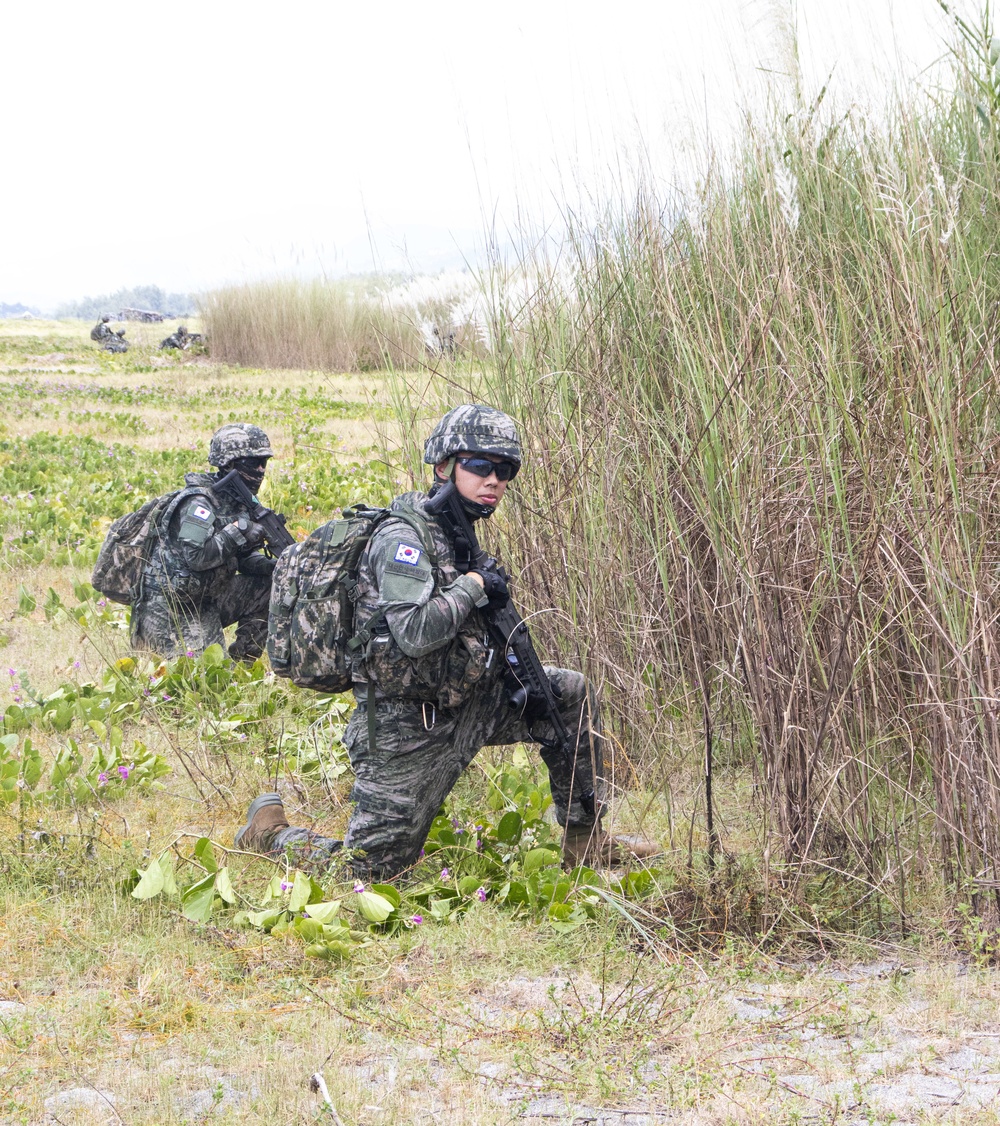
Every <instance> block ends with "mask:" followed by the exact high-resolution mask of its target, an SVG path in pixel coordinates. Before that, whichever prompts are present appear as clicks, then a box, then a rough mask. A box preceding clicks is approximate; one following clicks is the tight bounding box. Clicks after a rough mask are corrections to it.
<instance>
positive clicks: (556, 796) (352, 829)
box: [272, 667, 604, 878]
mask: <svg viewBox="0 0 1000 1126" xmlns="http://www.w3.org/2000/svg"><path fill="white" fill-rule="evenodd" d="M545 672H546V674H547V675H548V678H549V681H550V682H551V684H552V686H553V689H554V690H555V692H556V694H557V696H559V697H560V711H561V712H562V717H563V721H564V723H565V724H566V727H567V729H568V730H569V733H570V736H571V738H572V741H573V745H574V746H575V747H576V748H577V756H576V772H575V775H574V772H573V770H572V769H571V767H570V765H569V763H567V761H566V759H565V757H564V756H563V755H562V754H561V753H559V752H555V751H550V750H547V749H545V748H542V751H541V754H542V759H543V761H544V762H545V765H546V767H547V769H548V772H549V783H550V785H551V789H552V798H553V804H554V806H555V812H556V818H557V820H558V822H559V824H560V825H570V826H589V825H592V824H593V823H594V820H595V818H594V816H592V815H590V814H588V813H587V812H586V811H585V810H584V808H583V806H582V805H581V803H580V800H579V795H580V793H581V792H589V791H590V790H595V791H596V792H597V794H598V797H599V796H600V793H601V783H602V780H603V770H604V766H603V754H602V750H601V742H602V740H601V735H600V721H599V717H598V710H597V700H596V696H595V694H594V692H593V691H592V690H590V689H589V688H588V686H587V683H586V681H585V679H584V677H583V676H582V674H580V673H578V672H572V671H570V670H569V669H557V668H549V667H547V668H546V669H545ZM529 728H531V729H533V730H534V731H535V732H536V734H537V735H541V736H542V737H545V736H547V735H550V734H551V728H550V727H549V725H548V724H546V723H544V722H535V723H529V722H527V721H526V720H524V719H521V718H520V717H518V716H517V715H515V714H514V713H513V712H512V711H511V709H510V706H509V704H508V703H507V689H506V687H505V686H504V684H503V682H502V681H501V680H499V679H495V680H492V681H491V682H490V683H488V684H487V685H485V686H482V687H480V688H479V689H478V690H477V691H476V693H475V695H473V697H472V698H471V699H470V700H469V701H467V703H466V704H464V705H463V706H462V707H460V708H455V709H448V710H445V709H440V708H439V709H437V710H436V711H435V710H434V709H433V708H432V707H431V705H429V704H428V705H426V706H424V705H422V704H420V703H418V702H414V701H411V700H380V701H378V702H377V703H376V705H375V746H374V747H369V745H368V713H367V705H366V703H365V702H364V701H363V700H359V702H358V707H357V709H356V710H355V712H354V715H353V716H352V717H351V720H350V723H349V724H348V726H347V730H346V731H345V732H344V743H345V745H346V747H347V750H348V753H349V754H350V757H351V765H352V766H353V768H354V775H355V782H354V789H353V790H352V792H351V798H352V800H353V801H354V802H356V806H355V809H354V813H353V815H352V817H351V821H350V825H349V826H348V829H347V836H346V838H345V840H344V842H343V847H345V848H348V849H352V850H355V859H354V862H353V863H354V869H355V871H356V873H357V874H358V875H375V876H377V877H380V878H387V877H391V876H395V875H397V874H398V873H400V872H402V871H403V870H404V869H405V868H408V867H409V866H410V865H411V864H413V863H414V862H415V861H416V860H417V859H418V858H419V856H420V850H421V848H422V847H423V844H424V841H425V840H426V839H427V832H428V830H429V829H430V827H431V822H432V821H433V820H434V818H435V817H436V816H437V813H438V810H439V809H440V808H441V805H442V804H443V802H444V800H445V798H446V797H447V796H448V794H449V793H451V791H452V789H453V788H454V786H455V783H456V782H457V781H458V778H459V775H460V774H461V773H462V771H463V770H465V768H466V767H467V766H468V765H469V764H470V763H471V762H472V760H473V759H474V758H475V757H476V755H477V754H478V753H479V751H480V750H481V749H482V748H483V747H489V746H503V745H506V744H509V743H532V742H534V741H535V739H534V737H533V735H532V730H529ZM597 816H600V809H599V803H598V811H597ZM307 843H308V846H309V851H310V855H311V857H312V859H313V860H316V859H319V858H320V856H322V855H323V854H326V855H329V854H330V853H332V852H334V851H335V850H336V849H339V848H340V847H341V842H340V841H334V840H331V839H330V838H324V837H319V836H318V835H316V834H314V833H311V832H310V831H309V830H306V829H300V828H288V829H282V830H280V831H279V832H278V833H276V834H275V837H274V840H273V843H272V847H274V848H279V849H280V848H284V847H285V846H286V845H304V844H307Z"/></svg>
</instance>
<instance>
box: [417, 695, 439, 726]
mask: <svg viewBox="0 0 1000 1126" xmlns="http://www.w3.org/2000/svg"><path fill="white" fill-rule="evenodd" d="M420 710H421V712H422V713H423V717H424V730H425V731H433V730H434V724H436V723H437V708H436V707H435V706H434V705H433V704H431V721H430V723H428V722H427V704H426V702H424V703H423V704H421V705H420Z"/></svg>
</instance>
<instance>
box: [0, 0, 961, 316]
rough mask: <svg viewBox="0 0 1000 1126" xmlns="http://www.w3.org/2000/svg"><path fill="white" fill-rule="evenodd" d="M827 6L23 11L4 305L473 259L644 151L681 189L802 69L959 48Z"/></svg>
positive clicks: (834, 83)
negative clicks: (610, 12)
mask: <svg viewBox="0 0 1000 1126" xmlns="http://www.w3.org/2000/svg"><path fill="white" fill-rule="evenodd" d="M827 8H828V6H827V5H825V4H823V3H822V2H821V0H802V2H801V3H800V4H799V5H797V8H796V9H795V10H794V11H793V10H792V9H790V8H789V7H788V6H787V5H784V4H781V3H774V2H768V0H750V2H736V0H708V2H707V3H705V4H704V5H702V6H701V8H700V9H699V10H698V11H697V12H692V11H690V10H689V6H687V5H684V4H682V3H680V2H678V0H668V2H667V3H664V4H661V5H658V6H655V7H654V6H651V5H644V4H636V3H631V4H629V3H625V4H624V5H621V6H619V8H618V9H617V10H616V12H615V16H614V19H613V20H612V19H609V18H608V17H607V9H606V8H603V7H598V5H596V4H594V3H583V4H573V5H569V4H565V3H552V4H548V5H537V4H536V5H531V6H529V5H528V4H526V3H523V2H516V3H512V4H511V5H508V6H507V9H506V10H505V12H504V13H503V20H502V22H499V23H497V22H496V17H495V14H494V13H488V12H486V11H478V10H470V9H469V8H468V7H466V6H461V5H458V4H455V3H443V2H442V3H435V4H432V5H429V6H428V5H424V6H422V7H421V10H420V11H419V12H418V11H416V10H414V9H413V8H412V6H406V5H402V4H397V3H386V4H382V5H378V6H370V7H368V8H366V9H364V10H363V11H344V10H335V9H332V8H330V6H324V5H320V4H315V3H307V4H304V5H302V6H299V7H297V8H295V9H291V10H287V11H285V12H283V13H282V14H281V16H280V17H276V16H275V14H274V11H273V9H266V10H265V9H264V8H263V7H259V6H254V5H249V6H247V5H242V6H240V7H239V8H237V7H236V6H235V5H233V6H230V5H227V4H220V5H218V6H213V7H212V8H211V9H204V8H202V7H196V6H195V5H194V4H193V3H191V2H190V0H182V2H181V3H179V4H177V5H175V6H174V7H172V8H171V11H170V22H169V23H167V22H165V21H164V20H163V19H162V18H161V17H160V15H159V14H158V13H157V12H154V11H146V10H141V9H135V8H133V7H125V6H124V5H122V4H115V3H112V4H110V5H108V6H106V7H104V8H102V16H101V18H100V19H99V20H94V19H93V17H91V16H85V15H83V14H82V13H80V12H70V13H67V12H65V11H62V10H60V12H59V15H58V20H56V21H53V20H52V18H51V17H52V15H53V14H54V13H55V9H54V8H51V7H49V6H47V5H39V6H35V7H32V8H27V7H22V8H20V9H17V10H15V11H14V12H13V13H12V14H11V15H9V16H8V23H9V25H10V32H9V34H10V42H12V43H14V42H16V43H19V44H21V45H22V46H23V48H24V49H23V50H21V51H19V52H17V53H16V54H14V55H13V56H12V58H11V59H10V60H9V61H8V65H7V67H6V69H5V71H4V73H3V75H2V76H0V92H2V94H3V95H4V97H5V101H6V104H7V105H8V106H12V105H16V106H18V107H19V112H18V115H17V116H16V117H14V118H12V119H11V120H9V121H8V122H7V124H6V129H7V135H8V145H7V154H8V162H9V165H11V166H12V167H10V168H9V172H8V177H7V183H6V195H5V199H6V210H7V219H8V222H7V223H6V224H5V229H4V233H3V235H2V236H0V237H2V243H0V246H2V261H3V268H2V270H0V302H5V303H15V302H23V303H24V304H26V305H33V306H35V307H38V308H40V309H42V310H43V311H51V310H53V309H54V308H55V307H56V306H58V305H61V304H63V303H65V302H70V301H75V300H79V299H81V298H83V297H85V296H96V295H98V294H103V293H112V292H115V291H117V290H119V289H121V288H123V287H132V286H136V285H147V284H153V285H157V286H160V287H161V288H163V289H165V290H171V291H175V292H190V293H199V292H204V291H206V290H209V289H212V288H215V287H217V286H220V285H223V284H227V283H232V282H240V281H244V280H250V279H253V278H259V277H263V276H270V275H275V274H293V275H299V276H323V275H326V276H341V275H344V274H357V273H367V272H372V271H389V272H392V271H401V272H409V273H414V272H415V273H437V272H439V271H441V270H443V269H456V268H461V267H462V266H463V265H466V264H472V265H476V264H478V263H479V262H481V261H482V253H483V248H484V246H485V242H486V239H487V237H490V236H491V235H492V233H493V232H496V233H497V235H498V237H499V238H500V240H501V241H503V240H506V239H507V237H508V233H509V232H510V231H512V230H515V229H518V228H519V227H520V226H521V225H522V224H523V223H524V222H525V221H526V220H525V217H527V222H529V223H530V224H532V225H533V226H535V227H538V228H542V227H544V226H545V225H546V224H551V223H553V222H556V221H557V217H558V213H559V210H560V208H561V207H563V206H565V205H576V203H577V202H578V201H581V200H587V199H588V198H592V197H594V196H600V194H601V193H602V191H605V190H606V187H607V184H608V182H609V180H610V181H612V182H613V181H614V180H615V179H616V178H620V177H623V176H624V177H625V179H627V177H628V175H629V171H628V170H629V168H630V162H632V161H633V160H635V161H638V160H640V159H641V160H642V161H645V162H646V163H647V164H648V166H649V168H650V169H652V171H653V173H654V175H655V176H656V178H657V179H658V180H660V181H661V182H662V183H663V184H669V183H672V182H674V181H677V180H684V179H685V177H690V175H691V172H690V168H691V167H692V166H695V165H696V164H697V161H698V159H699V158H700V155H701V154H702V153H703V152H704V151H705V147H706V145H707V144H708V143H712V144H715V145H717V146H720V147H722V148H724V147H725V145H726V144H727V143H728V140H729V139H730V138H731V136H732V133H733V130H734V129H735V128H736V127H737V125H738V123H739V121H740V118H741V113H742V112H743V110H744V109H745V108H746V107H751V108H752V107H753V106H754V105H755V104H759V97H760V90H761V88H762V86H763V85H764V84H765V83H770V84H771V85H772V86H774V87H776V88H777V89H778V91H779V96H780V91H781V88H782V86H783V85H784V86H788V84H789V83H790V82H791V81H792V79H791V74H792V72H793V71H794V70H795V67H796V65H797V66H798V68H799V69H800V71H801V77H802V83H803V90H804V92H805V94H806V96H807V97H809V96H810V95H813V96H814V95H815V93H816V92H818V91H819V89H820V87H821V86H822V85H823V84H824V82H825V81H826V79H827V77H828V75H830V74H831V72H832V79H831V82H830V87H831V96H832V97H835V98H839V99H840V100H841V101H842V102H844V101H851V100H853V99H855V98H859V99H861V100H869V99H873V100H874V101H875V102H877V101H878V100H879V99H880V98H881V96H882V94H883V93H884V92H885V91H887V90H888V88H889V86H890V85H891V83H892V82H897V81H907V80H909V79H912V78H913V77H915V76H917V75H919V74H921V73H922V72H924V71H926V69H927V68H928V67H930V66H932V65H933V63H934V62H935V60H936V59H937V58H938V57H939V56H940V55H941V54H942V52H943V50H944V44H945V42H946V39H947V37H948V35H949V30H948V24H947V20H946V18H945V17H944V15H943V13H942V12H941V11H940V8H939V6H938V4H937V3H936V2H935V0H912V2H911V3H907V4H899V3H897V4H895V5H894V4H892V3H891V2H890V0H869V2H868V3H862V2H861V0H847V2H845V3H843V4H841V5H839V6H837V9H836V11H829V10H827ZM793 28H794V30H796V31H797V35H798V39H797V43H798V50H799V57H798V60H797V61H796V60H794V59H791V58H789V51H790V47H791V45H792V44H793V43H794V41H795V40H794V39H793V36H792V34H791V32H792V29H793ZM36 44H39V45H40V46H38V47H36V46H35V45H36Z"/></svg>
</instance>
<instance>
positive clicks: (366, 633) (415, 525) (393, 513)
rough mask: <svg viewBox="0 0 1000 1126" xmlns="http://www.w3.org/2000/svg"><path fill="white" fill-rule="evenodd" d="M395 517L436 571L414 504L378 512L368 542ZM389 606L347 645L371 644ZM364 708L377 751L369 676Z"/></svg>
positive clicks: (371, 746) (352, 591)
mask: <svg viewBox="0 0 1000 1126" xmlns="http://www.w3.org/2000/svg"><path fill="white" fill-rule="evenodd" d="M393 517H396V518H398V519H400V520H402V521H403V522H404V523H406V524H409V525H410V527H411V528H412V529H413V531H414V532H415V533H416V535H417V539H418V540H420V544H421V546H422V547H423V549H424V551H425V552H426V553H427V558H428V560H429V561H430V564H431V567H432V568H433V569H434V570H435V571H437V552H436V551H435V549H434V544H433V543H432V542H431V541H430V533H429V530H428V528H427V522H426V521H425V520H424V519H423V518H422V517H421V516H419V515H418V514H417V512H416V511H415V510H414V509H412V508H391V509H383V511H382V514H381V515H380V516H379V518H378V520H377V521H376V523H375V524H373V526H372V531H371V535H370V536H369V537H368V543H369V544H370V543H371V541H372V536H374V535H375V532H376V530H377V529H378V528H379V527H381V525H382V524H384V523H385V521H386V520H390V519H392V518H393ZM365 550H366V551H367V550H368V549H367V547H366V548H365ZM357 579H358V577H357V574H355V575H354V576H353V582H352V584H351V586H349V588H348V597H349V598H350V599H351V601H352V602H353V601H357V597H358V595H357V589H358V582H357ZM387 609H388V607H381V608H380V609H378V610H376V611H375V613H374V614H372V616H371V617H370V618H369V619H368V621H367V623H366V624H365V627H364V629H361V630H358V632H357V633H356V634H355V635H354V636H353V637H352V638H351V640H350V641H349V642H348V643H347V647H348V649H350V650H351V651H352V652H356V651H357V649H358V648H359V647H360V646H362V645H367V644H368V642H369V641H370V640H371V638H372V634H373V633H374V632H375V630H376V629H377V628H378V626H380V625H381V624H382V623H383V622H384V621H385V613H386V610H387ZM365 712H366V716H367V719H368V753H369V754H373V753H374V752H375V741H376V740H375V694H374V692H373V691H372V682H371V681H370V680H369V681H368V682H367V691H366V693H365Z"/></svg>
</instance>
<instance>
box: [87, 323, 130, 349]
mask: <svg viewBox="0 0 1000 1126" xmlns="http://www.w3.org/2000/svg"><path fill="white" fill-rule="evenodd" d="M110 320H111V318H110V317H109V316H108V315H107V313H105V314H104V316H103V317H101V319H100V320H99V321H98V322H97V324H95V325H94V327H93V328H92V329H91V330H90V339H91V340H96V341H97V343H98V344H100V346H101V347H102V348H103V349H104V351H105V352H127V351H128V341H127V340H126V339H125V329H123V328H120V329H118V331H117V332H115V331H113V330H112V329H111V327H110V325H109V324H108V321H110Z"/></svg>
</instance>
